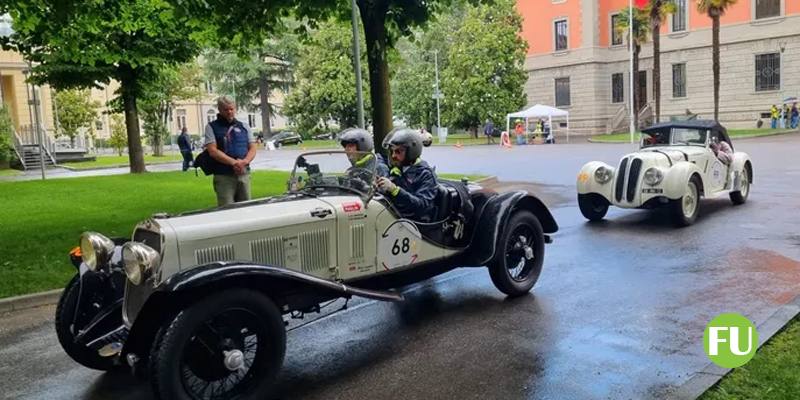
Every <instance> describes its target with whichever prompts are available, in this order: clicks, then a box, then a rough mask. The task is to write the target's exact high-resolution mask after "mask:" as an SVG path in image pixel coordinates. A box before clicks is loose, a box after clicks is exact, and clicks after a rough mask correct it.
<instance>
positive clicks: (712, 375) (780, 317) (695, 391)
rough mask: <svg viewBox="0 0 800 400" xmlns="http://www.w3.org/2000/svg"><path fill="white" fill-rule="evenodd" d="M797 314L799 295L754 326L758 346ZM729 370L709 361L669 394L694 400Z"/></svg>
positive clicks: (799, 305)
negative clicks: (756, 332) (758, 340)
mask: <svg viewBox="0 0 800 400" xmlns="http://www.w3.org/2000/svg"><path fill="white" fill-rule="evenodd" d="M798 315H800V295H798V296H797V297H795V298H794V300H792V301H791V302H789V303H787V304H784V305H783V306H781V307H780V308H779V309H778V310H777V311H775V312H774V313H773V314H772V315H771V316H770V317H769V318H767V320H766V321H764V322H763V323H761V324H760V325H758V326H757V327H756V329H758V337H759V339H760V342H761V343H760V344H759V346H758V348H759V349H760V348H761V347H762V346H764V345H765V344H766V343H767V342H769V339H771V338H772V337H773V336H774V335H775V334H776V333H778V332H779V331H780V330H781V329H783V327H784V326H786V324H787V323H789V321H791V320H792V319H794V318H795V317H796V316H798ZM731 371H733V370H732V369H730V368H722V367H720V366H717V365H716V364H714V363H711V362H709V363H708V364H706V366H705V368H703V370H702V371H698V372H695V373H694V375H692V377H691V378H689V380H687V381H686V382H684V383H683V384H682V385H680V386H678V388H677V389H676V390H675V393H674V396H671V398H673V399H687V400H689V399H691V400H694V399H696V398H698V397H700V396H702V395H703V393H705V392H706V391H708V390H709V389H711V388H712V387H713V386H714V385H716V384H717V382H719V381H720V380H721V379H722V378H724V377H725V375H727V374H729V373H730V372H731Z"/></svg>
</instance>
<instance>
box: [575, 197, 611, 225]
mask: <svg viewBox="0 0 800 400" xmlns="http://www.w3.org/2000/svg"><path fill="white" fill-rule="evenodd" d="M608 205H609V204H608V200H606V199H605V198H604V197H603V196H601V195H599V194H597V193H587V194H579V195H578V208H580V209H581V214H583V216H584V217H585V218H586V219H588V220H589V221H593V222H594V221H600V220H602V219H603V218H605V216H606V213H608Z"/></svg>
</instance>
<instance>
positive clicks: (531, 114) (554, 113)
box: [506, 104, 569, 142]
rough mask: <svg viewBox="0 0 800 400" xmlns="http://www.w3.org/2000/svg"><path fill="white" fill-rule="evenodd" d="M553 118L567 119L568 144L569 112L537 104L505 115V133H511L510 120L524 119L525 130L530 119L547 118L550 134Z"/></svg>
mask: <svg viewBox="0 0 800 400" xmlns="http://www.w3.org/2000/svg"><path fill="white" fill-rule="evenodd" d="M553 117H555V118H566V119H567V142H569V111H566V110H561V109H558V108H555V107H550V106H546V105H542V104H537V105H535V106H533V107H530V108H527V109H525V110H522V111H518V112H515V113H511V114H508V115H506V132H508V133H509V134H510V133H511V118H524V119H525V127H526V129H527V126H528V120H529V119H531V118H547V119H548V120H549V122H550V129H551V132H552V131H553Z"/></svg>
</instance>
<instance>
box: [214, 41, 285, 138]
mask: <svg viewBox="0 0 800 400" xmlns="http://www.w3.org/2000/svg"><path fill="white" fill-rule="evenodd" d="M298 49H299V42H298V37H297V35H295V34H293V33H291V32H290V31H289V30H286V29H284V30H282V31H281V32H279V33H277V34H275V35H274V36H273V37H272V38H270V39H267V40H265V41H264V42H263V43H262V44H261V45H259V46H254V47H253V48H251V49H248V50H247V51H246V54H245V55H242V54H241V53H235V52H230V51H223V50H220V49H210V50H209V51H207V52H206V53H205V54H204V56H203V59H204V61H205V62H204V64H203V68H204V70H205V73H206V75H207V76H208V78H210V80H211V81H212V82H214V87H216V88H218V89H219V91H220V92H221V93H228V94H235V97H236V99H235V100H236V103H237V104H238V105H239V106H240V107H244V108H246V109H247V110H249V111H256V110H259V111H260V112H261V131H262V132H263V133H264V134H265V135H266V137H269V136H272V129H271V128H270V123H269V121H270V120H271V119H273V116H274V115H275V113H276V110H275V107H274V106H273V105H272V104H270V102H269V98H270V96H271V95H272V93H273V91H275V90H281V91H283V92H284V93H286V92H287V91H288V90H289V86H290V85H291V83H292V72H293V67H294V63H295V61H296V58H297V53H298ZM256 97H257V98H258V99H259V102H258V103H254V102H253V99H255V98H256Z"/></svg>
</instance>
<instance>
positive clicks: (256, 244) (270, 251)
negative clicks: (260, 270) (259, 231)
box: [250, 237, 286, 266]
mask: <svg viewBox="0 0 800 400" xmlns="http://www.w3.org/2000/svg"><path fill="white" fill-rule="evenodd" d="M250 254H252V255H253V261H255V262H257V263H259V264H265V265H273V266H285V264H286V253H285V251H284V244H283V238H282V237H272V238H265V239H259V240H254V241H252V242H250Z"/></svg>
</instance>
